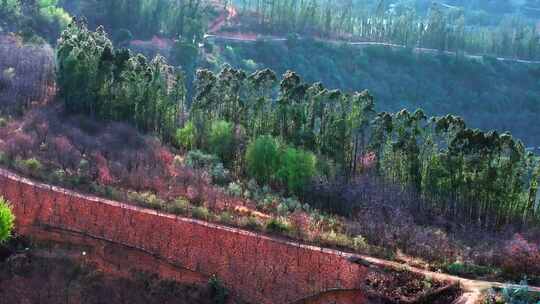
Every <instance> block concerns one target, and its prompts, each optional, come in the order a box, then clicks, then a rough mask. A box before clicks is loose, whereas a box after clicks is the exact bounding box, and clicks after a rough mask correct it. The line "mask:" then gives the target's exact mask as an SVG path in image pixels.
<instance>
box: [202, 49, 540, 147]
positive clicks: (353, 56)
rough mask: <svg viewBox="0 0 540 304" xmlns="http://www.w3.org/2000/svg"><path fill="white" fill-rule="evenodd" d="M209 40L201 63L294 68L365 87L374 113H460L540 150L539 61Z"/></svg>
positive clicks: (331, 83) (333, 83)
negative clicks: (373, 103) (374, 103)
mask: <svg viewBox="0 0 540 304" xmlns="http://www.w3.org/2000/svg"><path fill="white" fill-rule="evenodd" d="M210 45H214V47H212V48H210V50H211V51H210V52H205V53H204V55H203V59H202V61H201V66H202V67H207V68H210V69H213V70H219V69H220V66H221V65H222V64H225V63H228V64H231V65H232V66H234V67H238V68H241V69H245V70H247V71H250V72H251V71H254V70H255V69H258V68H264V67H269V68H271V69H272V70H274V71H276V73H277V74H278V75H281V74H284V73H285V72H286V71H287V70H293V71H297V72H298V73H299V74H300V75H302V76H303V77H305V79H306V81H308V82H315V81H321V82H322V83H323V84H324V85H325V86H327V87H330V88H337V89H342V90H351V91H361V90H363V89H369V90H370V92H371V93H372V94H373V95H374V96H376V99H377V110H379V111H388V112H395V111H399V110H401V109H403V108H406V109H409V110H411V111H414V110H415V109H417V108H422V109H423V110H425V111H426V113H428V114H430V115H446V114H449V113H450V114H454V115H459V116H461V117H463V118H465V120H466V121H467V122H468V123H469V124H470V125H471V126H472V127H476V128H480V129H483V130H492V129H495V130H498V131H500V132H504V131H510V132H511V133H512V134H513V135H514V136H516V137H517V138H519V139H521V140H523V141H524V142H525V143H526V144H527V146H528V147H537V146H538V147H540V141H539V139H538V136H536V134H538V133H539V132H540V129H539V128H540V124H538V123H536V117H538V115H540V107H539V105H540V90H538V86H539V81H540V64H530V65H529V64H522V63H514V62H501V61H497V60H496V59H495V58H492V57H489V56H485V57H483V58H480V59H473V58H466V57H463V56H455V55H454V56H452V55H446V54H440V55H439V54H432V53H420V54H418V53H415V52H413V51H412V50H408V49H394V48H386V47H382V46H366V47H361V46H347V45H339V44H337V45H335V44H329V43H324V42H317V41H313V40H300V41H295V40H294V39H289V40H287V41H284V42H264V40H260V41H257V42H251V43H250V42H247V43H246V42H234V41H227V40H219V39H216V40H215V42H214V43H212V44H210ZM305 54H315V55H313V56H306V55H305Z"/></svg>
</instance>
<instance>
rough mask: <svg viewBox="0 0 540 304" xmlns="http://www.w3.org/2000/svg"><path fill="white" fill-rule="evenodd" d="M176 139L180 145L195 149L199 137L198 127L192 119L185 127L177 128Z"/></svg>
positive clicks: (187, 148)
mask: <svg viewBox="0 0 540 304" xmlns="http://www.w3.org/2000/svg"><path fill="white" fill-rule="evenodd" d="M174 139H175V143H176V145H177V146H178V147H182V148H184V149H186V150H191V149H193V147H194V145H195V140H196V139H197V134H196V129H195V126H194V125H193V123H192V122H191V121H190V122H188V123H187V124H186V125H185V126H184V127H183V128H181V129H177V130H176V134H175V136H174Z"/></svg>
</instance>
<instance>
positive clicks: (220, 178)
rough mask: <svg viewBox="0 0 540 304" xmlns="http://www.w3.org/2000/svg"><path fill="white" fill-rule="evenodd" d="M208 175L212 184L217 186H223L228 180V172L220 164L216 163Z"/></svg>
mask: <svg viewBox="0 0 540 304" xmlns="http://www.w3.org/2000/svg"><path fill="white" fill-rule="evenodd" d="M210 175H211V176H212V183H214V184H217V185H221V186H223V185H225V184H227V183H228V182H229V180H230V177H229V175H230V173H229V170H227V169H225V167H224V166H223V164H222V163H217V164H214V166H212V168H211V169H210Z"/></svg>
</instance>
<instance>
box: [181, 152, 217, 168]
mask: <svg viewBox="0 0 540 304" xmlns="http://www.w3.org/2000/svg"><path fill="white" fill-rule="evenodd" d="M217 162H218V159H217V157H216V156H215V155H211V154H206V153H204V152H202V151H200V150H193V151H189V153H188V155H187V157H186V165H187V166H188V167H190V168H193V169H209V168H211V167H212V166H214V165H215V164H216V163H217Z"/></svg>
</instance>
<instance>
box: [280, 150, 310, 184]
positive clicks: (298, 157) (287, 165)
mask: <svg viewBox="0 0 540 304" xmlns="http://www.w3.org/2000/svg"><path fill="white" fill-rule="evenodd" d="M316 164H317V159H316V158H315V155H314V154H313V153H311V152H307V151H304V150H300V149H295V148H287V149H286V150H285V151H284V152H283V154H282V156H281V161H280V168H279V170H278V173H277V175H278V178H279V180H280V182H282V183H283V184H285V185H286V186H287V188H288V189H289V191H291V192H293V193H297V194H298V193H300V192H301V191H302V190H303V189H304V186H305V185H306V184H307V183H308V182H309V181H311V178H312V177H313V175H314V174H315V167H316Z"/></svg>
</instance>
